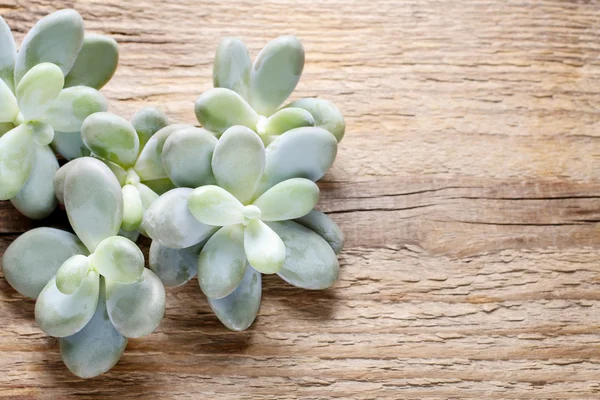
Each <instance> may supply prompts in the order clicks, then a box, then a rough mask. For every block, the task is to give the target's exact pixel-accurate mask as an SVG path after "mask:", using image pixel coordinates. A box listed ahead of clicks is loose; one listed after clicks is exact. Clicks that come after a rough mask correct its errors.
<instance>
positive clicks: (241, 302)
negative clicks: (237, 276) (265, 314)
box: [208, 265, 262, 331]
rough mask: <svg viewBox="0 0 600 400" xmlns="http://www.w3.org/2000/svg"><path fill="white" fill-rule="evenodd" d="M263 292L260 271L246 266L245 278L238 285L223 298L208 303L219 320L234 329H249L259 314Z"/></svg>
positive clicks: (209, 300) (210, 300)
mask: <svg viewBox="0 0 600 400" xmlns="http://www.w3.org/2000/svg"><path fill="white" fill-rule="evenodd" d="M261 294H262V277H261V275H260V272H258V271H256V270H255V269H254V268H252V267H251V266H249V265H248V266H246V272H245V274H244V278H243V279H242V281H241V282H240V284H239V285H238V287H237V288H236V289H235V290H234V291H233V292H231V293H230V294H229V295H228V296H226V297H223V298H221V299H210V298H209V299H208V304H210V308H212V310H213V312H214V313H215V315H216V316H217V318H219V320H220V321H221V322H222V323H223V325H225V326H226V327H227V328H229V329H231V330H232V331H243V330H245V329H247V328H248V327H249V326H250V325H252V322H254V319H255V318H256V315H257V314H258V309H259V308H260V298H261Z"/></svg>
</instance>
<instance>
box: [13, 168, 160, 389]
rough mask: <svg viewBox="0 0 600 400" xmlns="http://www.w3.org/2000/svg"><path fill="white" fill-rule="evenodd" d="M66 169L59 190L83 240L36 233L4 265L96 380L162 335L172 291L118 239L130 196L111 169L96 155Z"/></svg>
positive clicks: (68, 357) (69, 354) (68, 358)
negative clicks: (140, 342)
mask: <svg viewBox="0 0 600 400" xmlns="http://www.w3.org/2000/svg"><path fill="white" fill-rule="evenodd" d="M74 163H76V168H72V166H73V165H74ZM61 171H62V172H59V174H57V179H56V181H55V184H56V186H57V190H58V191H60V192H61V194H62V196H63V199H64V203H65V208H66V211H67V216H68V218H69V221H70V223H71V226H72V227H73V230H74V232H75V234H76V235H73V234H71V233H69V232H65V231H62V230H58V229H52V228H37V229H33V230H31V231H29V232H27V233H25V234H23V235H22V236H20V237H19V238H17V239H16V240H15V241H14V242H13V243H12V244H11V245H10V246H9V247H8V248H7V249H6V251H5V253H4V255H3V259H2V265H3V272H4V275H5V277H6V280H7V281H8V283H9V284H10V285H11V286H12V287H13V288H15V289H16V290H17V291H18V292H19V293H21V294H23V295H24V296H28V297H31V298H36V299H37V300H36V305H35V319H36V322H37V323H38V325H39V326H40V328H41V329H42V330H43V331H44V332H46V333H47V334H49V335H51V336H55V337H58V338H59V342H60V349H61V355H62V358H63V361H64V362H65V364H66V365H67V367H68V368H69V369H70V370H71V371H72V372H73V373H74V374H75V375H78V376H80V377H84V378H89V377H93V376H96V375H99V374H101V373H104V372H106V371H108V370H109V369H110V368H112V367H113V366H114V365H115V364H116V363H117V361H118V360H119V358H120V357H121V355H122V353H123V351H124V350H125V347H126V346H127V338H137V337H141V336H144V335H147V334H149V333H151V332H152V331H154V330H155V329H156V327H157V326H158V325H159V323H160V321H161V319H162V317H163V314H164V310H165V290H164V286H163V284H162V283H161V281H160V279H159V278H158V277H157V276H156V274H154V273H153V272H152V271H151V270H149V269H146V268H144V256H143V254H142V252H141V250H140V249H139V248H138V247H137V246H136V244H135V243H133V242H132V241H130V240H129V239H127V238H124V237H120V236H116V235H117V233H118V231H119V227H120V225H121V221H122V214H123V195H122V191H121V186H120V184H119V182H118V181H117V179H116V178H115V176H114V174H113V173H112V171H111V170H110V169H109V168H108V167H107V166H106V165H105V164H104V163H102V162H101V161H99V160H97V159H94V158H91V157H83V158H79V159H77V160H74V161H71V162H70V163H68V164H66V165H65V166H64V167H62V168H61Z"/></svg>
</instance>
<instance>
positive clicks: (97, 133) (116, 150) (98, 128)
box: [81, 112, 140, 168]
mask: <svg viewBox="0 0 600 400" xmlns="http://www.w3.org/2000/svg"><path fill="white" fill-rule="evenodd" d="M81 137H82V138H83V143H85V145H86V146H87V147H88V148H89V149H90V150H91V151H92V152H93V153H94V154H96V155H97V156H98V157H101V158H104V159H105V160H108V161H111V162H114V163H115V164H118V165H120V166H122V167H125V168H128V167H131V166H133V164H134V163H135V162H136V160H137V157H138V153H139V151H140V139H139V138H138V135H137V133H136V131H135V129H134V128H133V126H132V125H131V124H130V123H129V121H127V120H126V119H125V118H122V117H119V116H118V115H115V114H111V113H107V112H99V113H95V114H92V115H90V116H89V117H88V118H86V120H85V121H84V122H83V126H82V127H81Z"/></svg>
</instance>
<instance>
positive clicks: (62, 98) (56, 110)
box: [44, 86, 108, 132]
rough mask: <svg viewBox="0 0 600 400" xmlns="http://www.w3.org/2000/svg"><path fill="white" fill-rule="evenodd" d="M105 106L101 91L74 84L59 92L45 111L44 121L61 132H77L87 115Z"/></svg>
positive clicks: (100, 110)
mask: <svg viewBox="0 0 600 400" xmlns="http://www.w3.org/2000/svg"><path fill="white" fill-rule="evenodd" d="M107 108H108V104H107V102H106V99H105V98H104V96H103V95H102V93H100V92H99V91H97V90H96V89H92V88H90V87H86V86H75V87H71V88H68V89H63V90H62V91H61V92H60V94H59V95H58V97H57V98H56V99H55V100H54V101H53V102H52V104H51V105H50V107H49V108H48V110H47V111H46V115H45V116H44V121H46V122H48V123H49V124H50V125H52V127H53V128H54V129H56V130H59V131H62V132H79V131H80V130H81V125H82V124H83V121H84V120H85V119H86V118H87V117H88V116H90V115H91V114H94V113H97V112H104V111H106V110H107Z"/></svg>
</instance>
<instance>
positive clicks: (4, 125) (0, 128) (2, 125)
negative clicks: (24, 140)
mask: <svg viewBox="0 0 600 400" xmlns="http://www.w3.org/2000/svg"><path fill="white" fill-rule="evenodd" d="M14 128H15V125H14V124H13V123H12V122H0V137H2V135H4V134H5V133H6V132H8V131H11V130H13V129H14Z"/></svg>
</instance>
